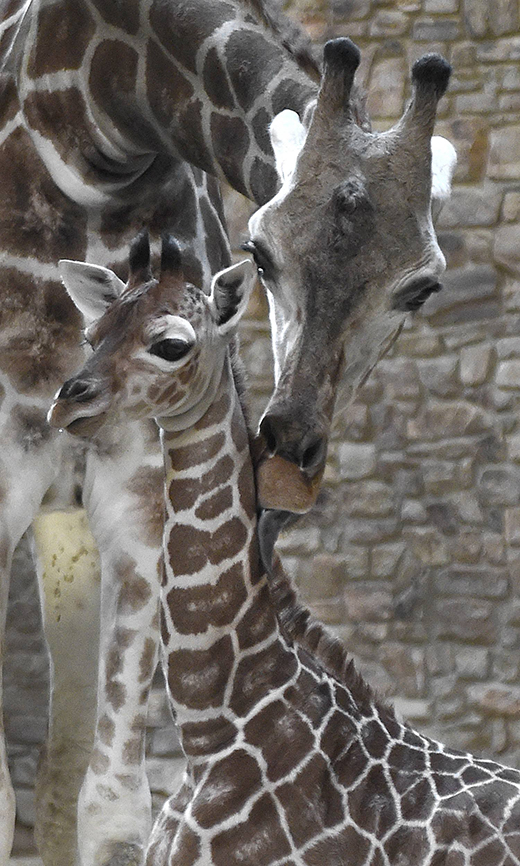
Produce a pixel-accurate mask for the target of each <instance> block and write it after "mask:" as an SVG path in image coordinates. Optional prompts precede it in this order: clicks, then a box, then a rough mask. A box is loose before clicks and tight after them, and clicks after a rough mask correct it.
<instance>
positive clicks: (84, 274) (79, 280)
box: [59, 259, 125, 325]
mask: <svg viewBox="0 0 520 866" xmlns="http://www.w3.org/2000/svg"><path fill="white" fill-rule="evenodd" d="M59 271H60V276H61V279H62V282H63V285H64V286H65V288H66V289H67V292H68V293H69V295H70V297H71V298H72V300H73V301H74V303H75V304H76V306H77V308H78V310H79V311H80V313H82V314H83V318H84V319H85V324H87V325H89V324H90V323H91V322H94V321H96V320H97V319H99V318H100V317H101V316H102V315H103V313H104V312H105V310H106V309H107V307H109V306H110V305H111V304H113V303H114V301H115V300H116V299H117V298H119V296H120V295H121V294H122V292H123V289H124V288H125V284H124V283H123V281H122V280H120V279H119V277H118V276H116V274H114V272H113V271H111V270H109V269H108V268H103V267H101V266H100V265H88V264H87V263H86V262H73V261H70V260H69V259H62V260H61V261H60V263H59Z"/></svg>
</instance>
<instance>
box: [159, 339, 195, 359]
mask: <svg viewBox="0 0 520 866" xmlns="http://www.w3.org/2000/svg"><path fill="white" fill-rule="evenodd" d="M192 345H193V343H188V342H187V341H186V340H179V339H175V338H174V337H172V338H169V339H165V340H159V342H157V343H154V344H153V345H152V346H150V349H149V352H150V355H155V356H156V357H157V358H162V359H163V361H180V360H181V358H184V356H185V355H187V354H188V352H189V351H190V349H191V347H192Z"/></svg>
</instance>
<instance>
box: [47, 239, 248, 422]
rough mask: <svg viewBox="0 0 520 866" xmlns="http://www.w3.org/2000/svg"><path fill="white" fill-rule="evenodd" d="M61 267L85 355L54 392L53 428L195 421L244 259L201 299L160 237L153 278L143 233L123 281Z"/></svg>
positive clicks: (230, 332) (229, 334) (94, 268)
mask: <svg viewBox="0 0 520 866" xmlns="http://www.w3.org/2000/svg"><path fill="white" fill-rule="evenodd" d="M60 271H61V276H62V280H63V282H64V284H65V287H66V289H67V291H68V292H69V294H70V296H71V298H72V300H73V301H74V303H75V304H76V306H77V307H78V309H79V310H80V312H81V313H83V317H84V319H85V324H86V326H87V327H86V329H85V338H86V340H87V342H88V343H89V344H90V345H91V347H92V349H93V353H92V355H91V356H90V357H89V359H88V360H87V362H86V364H85V365H84V367H83V368H82V369H81V370H80V371H79V372H78V373H77V374H76V375H75V376H73V377H72V378H70V379H68V380H67V381H66V382H65V384H64V385H63V387H62V388H61V389H60V391H59V392H58V393H57V394H56V396H55V398H54V402H53V404H52V407H51V409H50V411H49V423H50V424H51V426H53V427H59V428H66V429H67V430H68V431H69V432H70V433H74V434H76V435H80V436H84V437H86V438H92V437H94V436H95V435H96V434H97V432H98V430H100V429H101V428H102V427H103V426H104V425H105V424H107V423H110V424H114V423H124V422H125V421H127V420H128V419H137V418H152V417H156V418H160V423H161V426H162V427H164V428H166V429H168V430H171V431H180V430H185V429H186V428H187V427H191V426H192V425H193V424H195V423H196V422H197V421H198V420H199V419H200V418H201V417H202V416H203V415H204V413H205V412H206V410H207V408H208V406H209V405H210V404H211V403H212V401H213V399H214V397H215V393H216V391H217V388H218V385H219V383H220V379H221V375H222V369H223V366H224V360H225V357H226V353H227V349H228V346H229V344H230V343H231V342H232V340H233V337H234V334H235V332H236V327H237V325H238V321H239V319H240V317H241V315H242V313H243V311H244V309H245V307H246V306H247V301H248V299H249V294H250V292H251V289H252V287H253V285H254V281H255V274H254V268H253V266H252V264H251V262H250V261H248V260H246V261H243V262H240V263H239V264H236V265H232V266H231V267H230V268H226V269H225V270H223V271H220V272H219V273H217V274H216V275H215V276H214V277H213V280H212V285H211V293H210V294H207V293H205V292H204V291H203V289H202V288H199V287H197V286H194V285H192V284H191V283H189V282H187V281H186V280H185V278H184V273H183V269H182V262H181V253H180V249H179V247H178V245H177V243H176V242H175V241H174V240H173V238H171V237H169V236H167V235H166V236H164V237H163V240H162V255H161V269H160V274H158V277H157V278H155V277H154V276H153V274H152V271H151V268H150V243H149V238H148V233H147V232H142V233H141V234H140V235H139V236H138V237H137V238H136V240H135V241H134V243H133V244H132V246H131V249H130V261H129V272H130V276H129V279H128V282H127V283H126V284H125V283H123V282H122V281H121V280H120V279H119V278H118V277H117V276H116V275H115V274H114V273H113V271H111V270H110V269H108V268H104V267H100V266H98V265H91V264H87V263H85V262H76V261H61V262H60Z"/></svg>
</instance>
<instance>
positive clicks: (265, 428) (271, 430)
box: [260, 415, 279, 455]
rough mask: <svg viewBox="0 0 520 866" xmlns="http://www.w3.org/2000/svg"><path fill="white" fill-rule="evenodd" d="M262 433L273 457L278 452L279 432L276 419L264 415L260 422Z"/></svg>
mask: <svg viewBox="0 0 520 866" xmlns="http://www.w3.org/2000/svg"><path fill="white" fill-rule="evenodd" d="M260 433H261V434H262V436H263V438H264V441H265V444H266V448H267V450H268V451H269V453H270V454H271V455H273V454H276V452H277V451H278V442H279V431H277V424H276V419H275V418H273V417H270V416H269V415H264V417H263V418H262V421H261V422H260Z"/></svg>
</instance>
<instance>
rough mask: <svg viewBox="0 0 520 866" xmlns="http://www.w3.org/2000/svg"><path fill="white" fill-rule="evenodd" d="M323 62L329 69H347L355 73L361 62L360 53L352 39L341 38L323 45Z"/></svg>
mask: <svg viewBox="0 0 520 866" xmlns="http://www.w3.org/2000/svg"><path fill="white" fill-rule="evenodd" d="M323 60H324V63H325V66H327V67H328V68H329V69H349V70H351V71H352V72H355V70H356V69H357V68H358V66H359V61H360V60H361V52H360V50H359V48H358V47H357V45H355V44H354V43H353V42H352V39H349V38H348V37H347V36H342V37H339V38H338V39H330V40H329V41H328V42H326V43H325V48H324V49H323Z"/></svg>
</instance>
